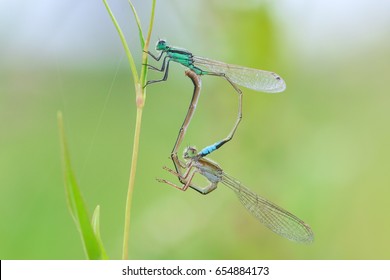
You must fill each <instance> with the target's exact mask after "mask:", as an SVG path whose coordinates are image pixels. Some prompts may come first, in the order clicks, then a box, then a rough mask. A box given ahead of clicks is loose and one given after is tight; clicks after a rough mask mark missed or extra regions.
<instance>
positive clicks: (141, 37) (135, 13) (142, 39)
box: [128, 0, 145, 49]
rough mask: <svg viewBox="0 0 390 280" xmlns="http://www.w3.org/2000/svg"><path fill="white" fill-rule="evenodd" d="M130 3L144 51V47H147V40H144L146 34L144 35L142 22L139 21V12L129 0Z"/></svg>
mask: <svg viewBox="0 0 390 280" xmlns="http://www.w3.org/2000/svg"><path fill="white" fill-rule="evenodd" d="M128 1H129V4H130V7H131V10H132V11H133V14H134V18H135V21H136V22H137V26H138V34H139V41H140V42H141V48H142V49H144V46H145V39H144V34H143V32H142V27H141V21H140V20H139V17H138V14H137V11H136V10H135V7H134V5H133V3H131V1H130V0H128Z"/></svg>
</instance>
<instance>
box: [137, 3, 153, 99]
mask: <svg viewBox="0 0 390 280" xmlns="http://www.w3.org/2000/svg"><path fill="white" fill-rule="evenodd" d="M155 10H156V0H153V1H152V10H151V12H150V21H149V30H148V35H147V37H146V41H145V45H144V47H143V54H142V68H141V80H140V81H141V85H142V86H144V85H145V83H146V78H147V75H148V68H147V64H148V54H147V52H148V50H149V44H150V37H151V36H152V30H153V24H154V11H155ZM144 94H145V91H144Z"/></svg>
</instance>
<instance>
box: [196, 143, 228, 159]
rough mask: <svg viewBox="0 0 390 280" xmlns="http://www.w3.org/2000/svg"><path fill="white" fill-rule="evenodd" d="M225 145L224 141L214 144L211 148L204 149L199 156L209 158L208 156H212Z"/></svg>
mask: <svg viewBox="0 0 390 280" xmlns="http://www.w3.org/2000/svg"><path fill="white" fill-rule="evenodd" d="M223 144H224V141H219V142H217V143H214V144H212V145H210V146H207V147H206V148H203V149H202V150H201V151H200V152H199V154H198V155H200V156H201V157H204V156H207V155H208V154H211V153H212V152H214V151H215V150H217V149H218V148H219V147H221V146H222V145H223Z"/></svg>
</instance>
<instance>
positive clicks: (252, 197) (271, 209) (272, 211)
mask: <svg viewBox="0 0 390 280" xmlns="http://www.w3.org/2000/svg"><path fill="white" fill-rule="evenodd" d="M222 183H224V184H225V185H226V186H228V187H229V188H230V189H232V190H233V191H234V192H235V194H236V195H237V196H238V199H239V200H240V201H241V203H242V204H243V205H244V207H245V208H246V209H247V210H248V211H249V212H250V213H251V214H252V215H253V216H255V217H256V218H257V219H258V220H259V221H260V222H261V223H263V224H264V225H265V226H266V227H268V228H269V229H270V230H272V231H273V232H275V233H277V234H279V235H281V236H283V237H285V238H287V239H289V240H292V241H295V242H301V243H310V242H312V241H313V240H314V235H313V232H312V230H311V228H310V227H309V225H307V224H306V223H305V222H304V221H302V220H300V219H299V218H298V217H296V216H294V215H293V214H291V213H290V212H288V211H286V210H284V209H282V208H281V207H279V206H277V205H276V204H274V203H272V202H270V201H268V200H266V199H265V198H263V197H261V196H259V195H257V194H255V193H254V192H252V191H251V190H249V189H248V188H247V187H245V186H243V185H242V184H241V183H240V182H239V181H237V180H236V179H234V178H232V177H230V176H229V175H227V174H226V173H223V176H222Z"/></svg>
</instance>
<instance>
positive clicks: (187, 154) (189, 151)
mask: <svg viewBox="0 0 390 280" xmlns="http://www.w3.org/2000/svg"><path fill="white" fill-rule="evenodd" d="M197 154H198V151H197V150H196V148H195V147H187V148H185V149H184V153H183V157H184V158H185V159H191V158H193V157H195V156H196V155H197Z"/></svg>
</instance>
